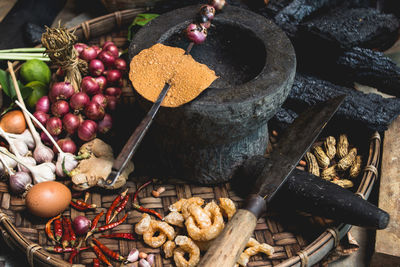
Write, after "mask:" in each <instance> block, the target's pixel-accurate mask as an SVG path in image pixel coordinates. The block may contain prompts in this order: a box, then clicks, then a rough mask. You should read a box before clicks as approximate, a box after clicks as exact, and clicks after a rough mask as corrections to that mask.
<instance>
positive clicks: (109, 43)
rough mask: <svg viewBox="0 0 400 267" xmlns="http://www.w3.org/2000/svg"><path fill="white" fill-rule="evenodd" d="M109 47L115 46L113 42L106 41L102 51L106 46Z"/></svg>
mask: <svg viewBox="0 0 400 267" xmlns="http://www.w3.org/2000/svg"><path fill="white" fill-rule="evenodd" d="M109 45H115V44H114V42H112V41H107V42H105V43H104V44H103V49H105V48H106V47H107V46H109Z"/></svg>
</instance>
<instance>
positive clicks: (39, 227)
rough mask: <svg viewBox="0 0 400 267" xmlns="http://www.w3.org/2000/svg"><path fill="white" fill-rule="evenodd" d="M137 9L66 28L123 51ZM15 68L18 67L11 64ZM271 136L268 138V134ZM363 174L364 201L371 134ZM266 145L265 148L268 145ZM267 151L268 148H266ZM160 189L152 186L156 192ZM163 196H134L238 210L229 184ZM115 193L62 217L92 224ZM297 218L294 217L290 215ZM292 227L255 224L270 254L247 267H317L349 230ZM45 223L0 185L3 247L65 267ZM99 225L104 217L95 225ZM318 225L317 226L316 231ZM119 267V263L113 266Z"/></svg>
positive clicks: (129, 226)
mask: <svg viewBox="0 0 400 267" xmlns="http://www.w3.org/2000/svg"><path fill="white" fill-rule="evenodd" d="M141 12H143V10H142V9H132V10H125V11H121V12H115V13H113V14H110V15H106V16H102V17H99V18H96V19H93V20H90V21H86V22H84V23H82V24H81V25H79V26H77V27H75V28H73V29H71V30H73V31H75V34H76V35H77V36H78V37H79V39H80V41H82V42H87V43H90V44H97V45H100V46H101V45H102V44H103V43H104V42H106V41H111V40H112V41H113V42H114V43H115V44H116V45H117V46H118V47H120V48H126V46H127V39H126V34H127V31H126V28H127V25H129V23H130V22H131V21H132V20H133V18H134V17H135V16H136V15H137V14H138V13H141ZM16 65H17V68H18V63H16ZM123 104H128V105H129V104H130V105H132V104H133V105H134V104H135V103H134V96H133V91H132V88H131V87H130V85H129V84H128V83H127V82H126V81H125V86H124V88H123ZM270 136H272V135H270ZM368 138H370V139H369V140H370V141H369V150H368V149H365V157H364V158H365V159H366V158H367V159H368V160H367V161H366V162H365V163H364V167H365V166H366V167H365V168H364V171H363V173H362V174H361V175H360V177H359V181H358V183H357V185H358V189H357V190H356V192H355V193H356V194H358V195H359V196H360V197H363V198H365V199H366V198H368V196H369V194H370V192H371V190H372V188H373V185H374V183H375V182H376V179H377V166H378V163H379V157H380V144H381V138H380V135H379V134H378V133H377V132H376V133H371V134H370V135H369V136H368V137H367V138H366V139H365V140H366V142H365V144H364V146H365V147H367V146H368ZM270 139H271V140H270V141H271V143H272V144H273V143H274V142H275V140H274V137H271V138H270ZM271 143H270V145H271ZM270 147H272V145H271V146H270ZM141 184H142V182H138V179H137V178H135V177H131V178H130V180H129V181H128V182H127V187H128V188H129V192H135V191H136V189H137V187H138V186H140V185H141ZM158 186H161V185H156V186H155V187H158ZM163 186H164V187H165V188H166V191H165V192H164V193H163V194H161V196H160V197H159V198H154V197H152V195H151V192H152V190H153V189H154V187H153V185H150V186H149V187H147V188H146V189H145V190H144V191H142V192H140V194H139V202H140V204H141V205H142V206H144V207H145V208H151V209H155V210H157V211H158V212H159V213H161V214H162V215H165V214H166V213H168V206H169V205H170V204H172V203H174V202H175V201H177V200H178V199H180V198H189V197H193V196H197V197H202V198H204V199H205V200H206V201H211V200H216V199H218V198H220V197H229V198H231V199H232V200H234V201H235V202H236V203H237V205H238V206H239V207H240V206H241V203H242V202H243V199H241V198H240V197H238V196H237V195H236V194H235V192H234V191H233V190H231V187H230V185H229V183H227V184H221V185H219V186H214V187H205V186H197V185H192V184H187V183H185V182H181V181H177V182H173V181H169V182H168V184H164V185H163ZM117 194H118V192H108V193H107V192H106V193H105V192H104V191H101V192H99V191H95V190H94V191H93V192H92V194H91V195H90V198H89V200H88V202H89V203H94V204H96V205H97V207H98V208H97V209H96V210H95V211H91V212H86V213H83V212H80V211H77V210H75V209H68V210H66V211H65V212H64V215H66V216H71V218H75V217H76V216H78V215H85V216H86V217H88V218H89V219H91V220H92V219H93V218H94V217H95V216H96V214H98V213H99V212H101V210H105V211H106V210H107V209H108V207H110V205H111V202H112V201H113V200H114V198H115V197H116V195H117ZM125 212H127V213H128V219H127V220H126V221H125V223H124V224H122V225H120V226H118V227H116V228H114V229H112V230H108V231H107V232H106V234H109V233H115V232H131V233H133V232H134V229H133V225H134V224H135V223H136V222H138V221H139V220H140V218H141V213H139V212H138V211H135V210H133V209H131V203H128V206H127V208H126V209H125V211H122V212H121V213H120V214H119V215H118V219H120V218H122V217H123V216H124V214H125ZM296 216H297V215H296ZM301 218H303V219H304V218H306V220H305V221H307V223H306V224H305V226H304V225H303V226H302V227H300V223H299V222H300V221H301V220H302V219H301ZM295 222H296V223H295V224H293V220H291V221H289V222H287V221H284V220H283V219H282V217H281V215H280V214H276V213H269V214H268V215H267V216H266V217H264V218H261V219H259V221H258V223H257V227H256V229H255V231H254V237H255V238H256V239H257V240H258V241H260V242H266V243H268V244H270V245H272V246H273V247H274V249H275V253H274V254H273V256H272V257H270V258H267V257H266V256H264V255H257V256H254V257H252V258H251V261H250V262H249V264H248V266H280V267H284V266H285V267H286V266H312V265H314V264H317V263H318V262H319V261H320V260H321V259H322V258H323V257H324V256H326V255H327V254H328V252H329V251H331V250H332V249H334V248H335V247H336V246H337V245H338V242H339V240H340V239H341V238H342V237H343V236H344V235H345V234H346V233H347V232H348V231H349V230H350V228H351V226H350V225H346V224H338V223H334V222H332V221H331V222H328V220H325V219H323V218H320V217H312V216H308V217H304V216H303V215H302V217H300V215H299V219H298V220H296V221H295ZM45 223H46V220H39V219H38V218H33V217H32V216H30V215H29V214H28V213H27V212H25V201H24V199H22V198H20V197H18V196H15V195H13V194H11V193H10V192H9V189H8V185H7V184H6V183H5V182H0V230H1V234H2V236H3V238H4V240H5V241H6V243H7V244H8V245H9V246H10V247H11V248H14V249H17V250H19V251H20V252H22V253H23V254H24V255H25V256H26V257H27V261H28V262H29V264H30V265H31V266H33V265H34V264H35V265H36V266H60V267H61V266H70V264H69V263H68V262H67V260H68V257H69V253H65V254H53V253H49V252H47V251H46V250H45V249H43V247H44V246H48V245H52V243H51V242H50V241H49V240H48V238H47V237H46V234H45V230H44V228H45ZM103 224H104V216H103V217H102V219H101V220H100V222H99V225H103ZM317 226H318V227H317ZM102 241H104V244H105V245H107V246H108V247H109V248H111V249H112V250H114V251H118V252H119V253H120V254H121V255H123V256H126V255H128V253H129V251H130V250H131V249H132V248H135V247H136V248H138V249H139V250H140V251H144V252H146V253H154V254H155V266H156V267H161V266H174V263H173V260H171V259H166V258H164V256H163V254H162V252H161V250H160V249H153V248H150V247H148V246H147V245H145V244H144V243H143V242H142V241H141V240H140V239H138V240H137V241H118V240H112V239H104V240H102ZM95 257H96V255H95V253H94V252H92V251H90V250H87V251H82V252H81V253H80V254H79V255H78V257H77V258H76V259H75V262H76V263H80V264H86V265H89V264H91V263H92V261H93V259H94V258H95ZM113 264H114V265H115V266H119V265H120V263H119V262H115V261H114V262H113Z"/></svg>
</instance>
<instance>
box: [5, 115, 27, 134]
mask: <svg viewBox="0 0 400 267" xmlns="http://www.w3.org/2000/svg"><path fill="white" fill-rule="evenodd" d="M0 127H1V128H2V129H3V130H4V131H5V132H7V133H13V134H21V133H23V132H24V131H25V129H26V122H25V118H24V114H23V113H22V111H19V110H12V111H9V112H7V113H6V114H5V115H4V116H3V117H2V118H1V120H0Z"/></svg>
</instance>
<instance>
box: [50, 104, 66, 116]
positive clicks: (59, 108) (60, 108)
mask: <svg viewBox="0 0 400 267" xmlns="http://www.w3.org/2000/svg"><path fill="white" fill-rule="evenodd" d="M68 112H69V104H68V102H67V101H65V100H58V101H57V102H55V103H53V105H51V113H52V114H53V115H54V116H56V117H64V115H65V114H67V113H68Z"/></svg>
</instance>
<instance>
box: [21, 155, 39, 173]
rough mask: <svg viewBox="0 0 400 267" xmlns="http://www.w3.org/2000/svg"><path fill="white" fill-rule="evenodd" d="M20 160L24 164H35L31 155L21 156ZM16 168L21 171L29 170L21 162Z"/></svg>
mask: <svg viewBox="0 0 400 267" xmlns="http://www.w3.org/2000/svg"><path fill="white" fill-rule="evenodd" d="M21 160H22V162H23V163H24V164H25V165H29V166H35V165H36V160H35V159H34V158H32V157H23V158H22V159H21ZM18 169H19V170H20V171H21V172H29V170H28V169H27V168H25V166H24V165H22V164H18Z"/></svg>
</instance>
